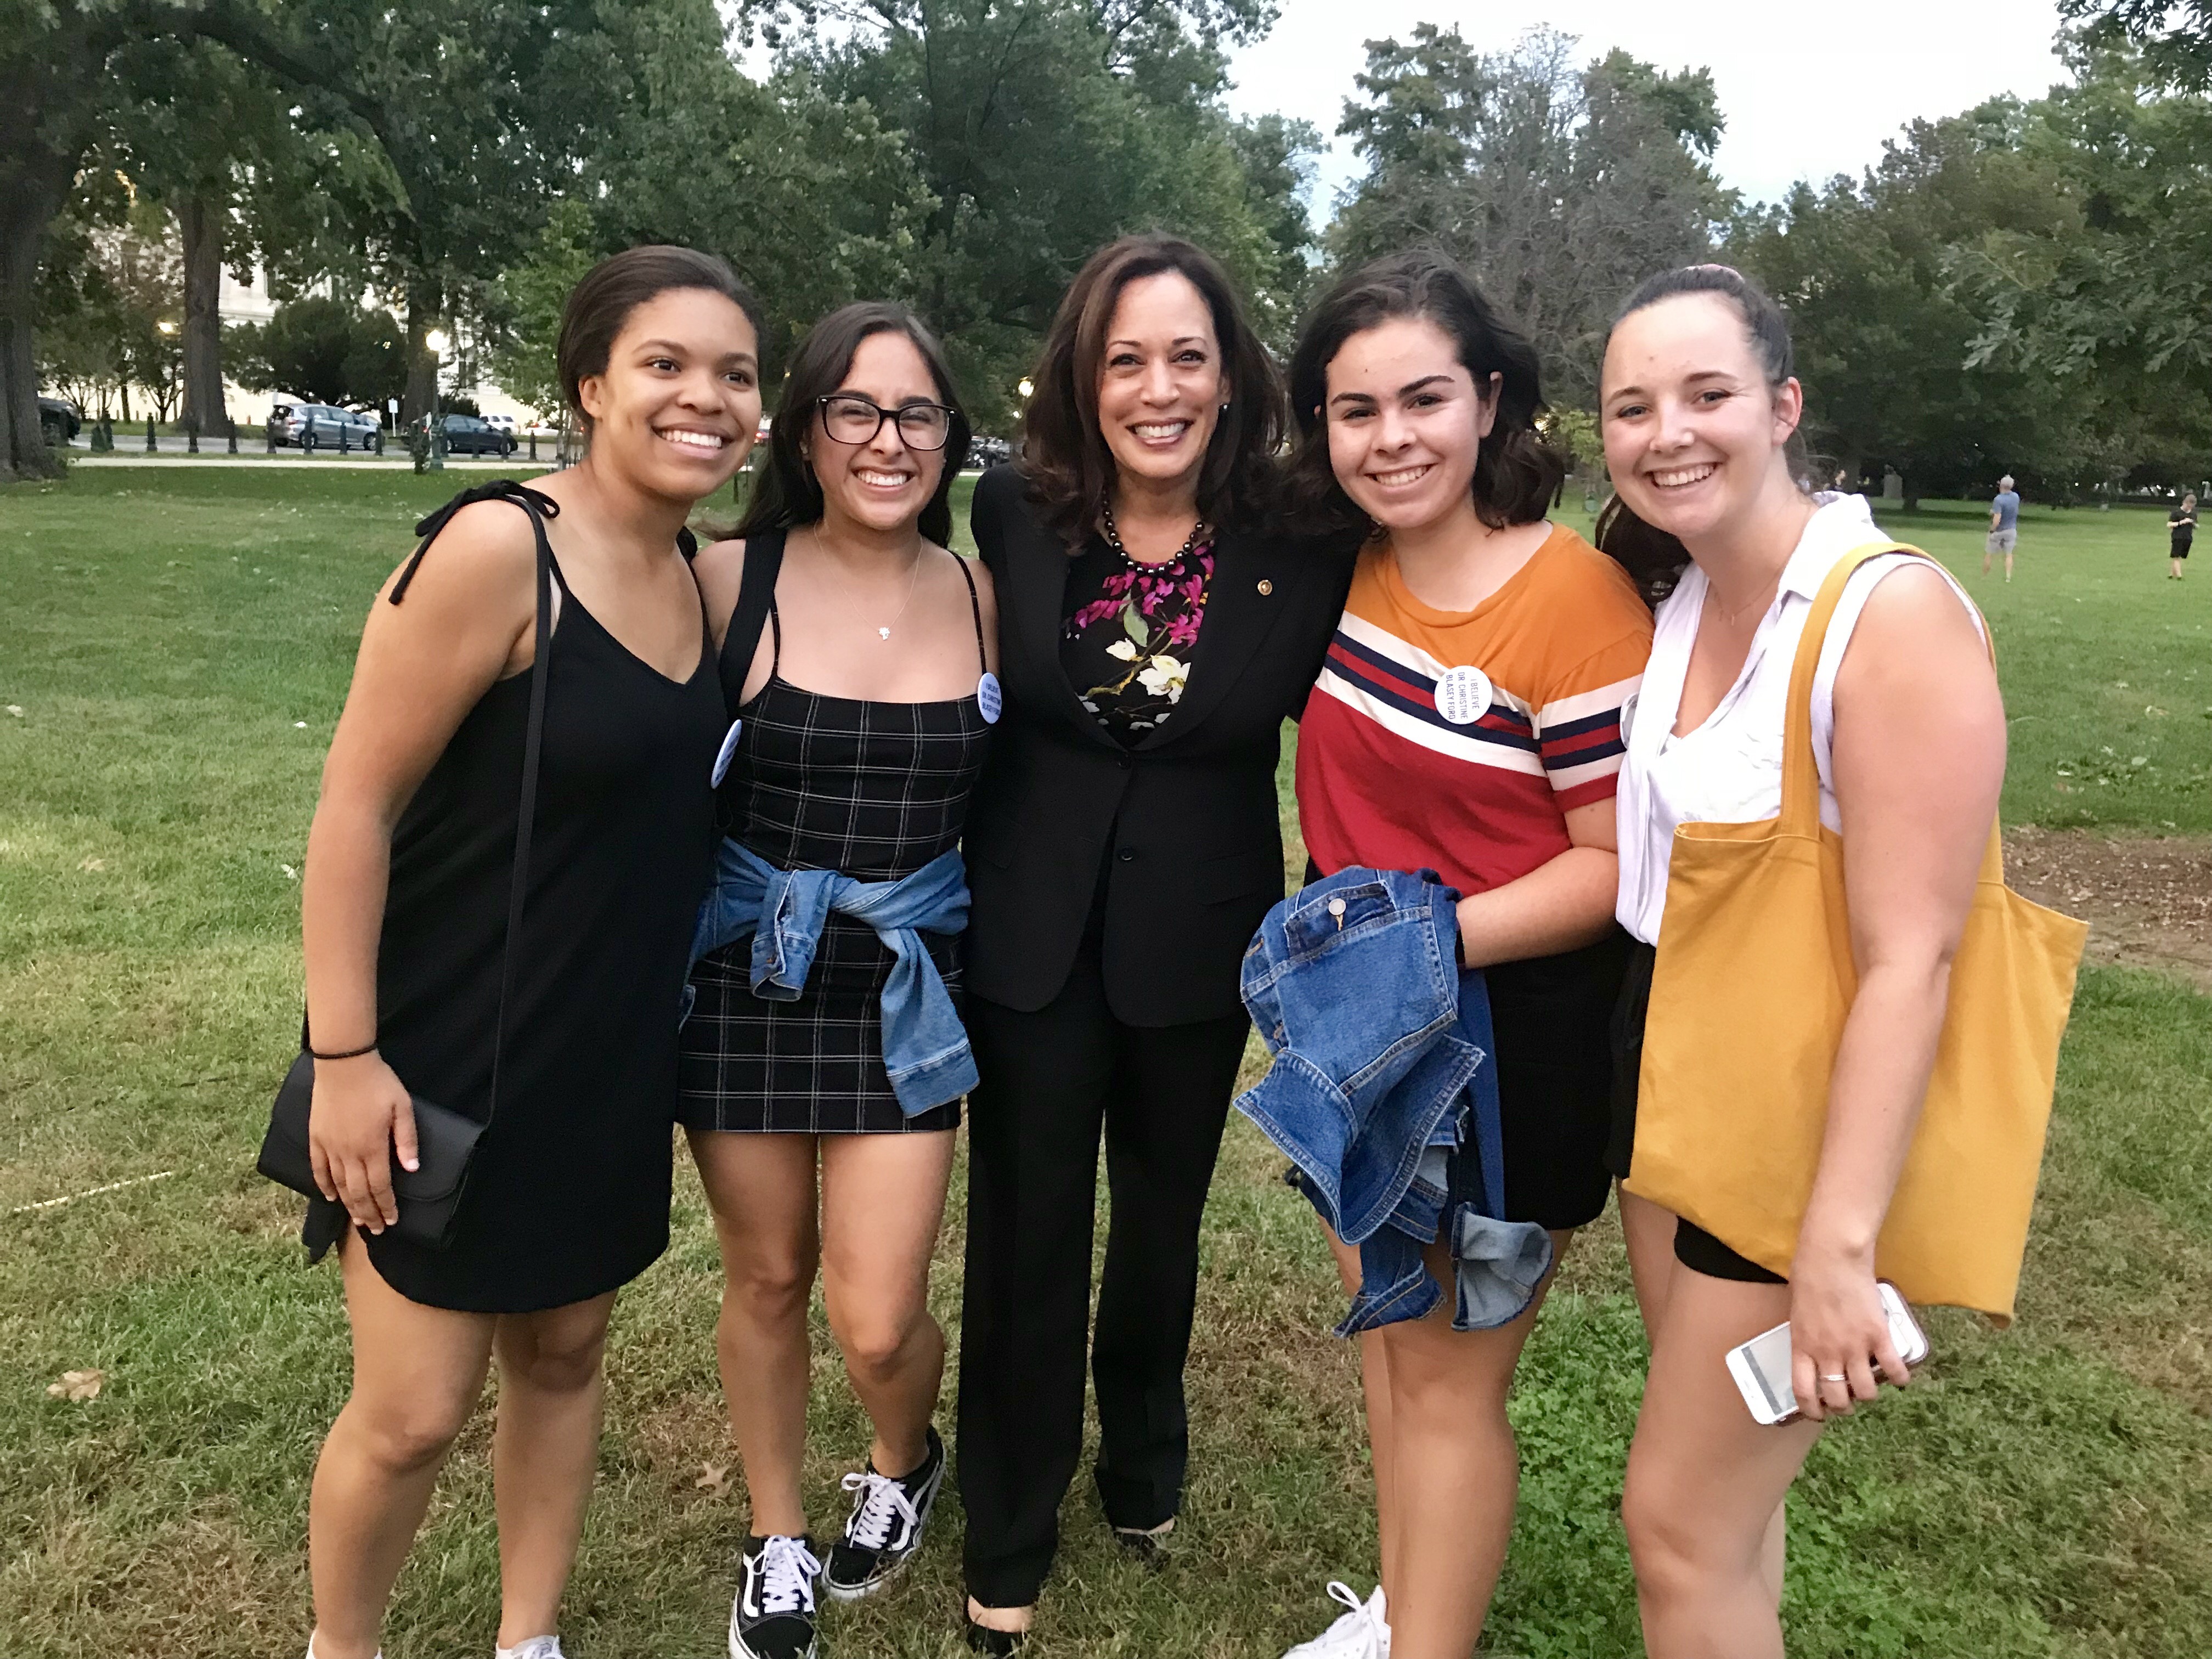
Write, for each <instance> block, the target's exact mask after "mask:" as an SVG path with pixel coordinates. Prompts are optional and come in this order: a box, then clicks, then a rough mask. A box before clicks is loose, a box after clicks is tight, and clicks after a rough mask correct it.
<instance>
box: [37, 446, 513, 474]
mask: <svg viewBox="0 0 2212 1659" xmlns="http://www.w3.org/2000/svg"><path fill="white" fill-rule="evenodd" d="M541 453H544V452H541ZM70 465H74V466H84V467H92V468H95V469H99V470H102V471H104V470H105V469H106V468H108V467H112V466H166V467H169V468H177V467H186V466H258V467H264V468H265V467H272V466H275V467H310V466H311V467H314V468H317V469H318V470H325V471H326V470H328V469H329V468H331V467H365V468H368V469H371V470H376V471H406V470H407V468H408V467H409V465H410V462H409V461H408V459H407V458H406V456H404V455H401V456H398V458H397V459H396V461H395V459H394V458H393V457H392V456H389V455H387V456H386V457H385V458H384V459H382V460H378V459H375V458H374V456H368V455H349V456H347V457H346V458H345V459H339V458H338V456H337V453H335V452H333V453H331V455H330V456H329V458H328V459H324V458H323V457H321V456H317V457H316V458H315V459H313V460H309V459H307V457H306V456H304V455H294V454H291V453H289V452H286V451H282V450H280V451H279V452H277V453H276V454H274V455H254V456H246V455H229V454H224V453H216V454H212V455H210V454H209V453H207V452H206V451H204V450H203V451H201V453H198V454H197V455H187V456H183V457H180V458H177V459H172V458H170V457H169V456H167V455H161V454H155V455H149V454H147V453H146V452H145V451H143V450H140V451H139V452H138V453H137V454H135V455H133V454H131V453H129V452H127V451H123V450H118V451H117V452H116V453H114V454H112V455H88V454H86V453H83V452H82V451H81V450H80V451H76V452H75V453H72V454H71V455H70ZM551 465H553V463H552V461H551V459H550V458H549V459H545V460H541V461H533V460H532V459H530V455H529V453H528V452H527V451H525V452H524V453H521V454H520V455H510V456H508V457H507V459H504V460H496V459H493V458H492V457H490V456H488V455H485V456H479V455H449V456H447V458H446V467H447V471H480V472H512V471H514V470H515V469H516V468H517V467H520V468H521V469H523V470H524V471H529V470H530V469H532V467H535V468H536V469H537V470H538V471H541V472H543V471H545V470H547V469H548V468H550V466H551Z"/></svg>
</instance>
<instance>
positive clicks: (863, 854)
mask: <svg viewBox="0 0 2212 1659" xmlns="http://www.w3.org/2000/svg"><path fill="white" fill-rule="evenodd" d="M968 438H969V428H968V421H967V417H966V416H964V415H963V413H962V412H961V410H960V406H959V402H958V399H957V397H956V396H955V394H954V392H953V390H952V384H951V376H950V375H949V374H947V372H946V369H945V362H944V358H943V356H942V355H941V353H940V352H939V348H938V346H937V343H936V342H935V341H934V340H933V338H932V337H931V336H930V335H929V333H928V332H927V331H926V330H925V329H924V328H923V327H922V326H921V324H920V323H919V322H918V321H917V320H916V319H915V318H914V317H913V316H912V315H911V314H910V313H908V312H907V311H905V310H904V309H903V308H902V307H897V306H894V305H884V304H875V303H864V304H857V305H849V306H846V307H843V308H842V309H841V310H839V311H836V312H833V313H831V314H830V315H829V316H828V317H826V318H824V319H823V320H822V321H821V322H819V323H817V325H815V326H814V328H813V330H812V331H811V332H810V333H809V334H808V335H807V337H805V340H803V341H802V342H800V343H799V349H798V351H797V354H796V355H795V356H793V360H792V364H791V371H790V374H789V377H788V379H787V381H786V383H785V390H784V398H783V405H782V410H781V413H780V414H779V416H778V417H777V420H776V422H775V428H774V432H773V435H772V436H771V438H770V440H769V453H768V461H767V465H766V468H765V470H764V471H763V473H762V476H761V477H760V479H759V481H758V483H757V486H756V488H755V489H754V493H753V497H752V501H751V504H750V507H749V508H748V510H747V512H746V513H745V515H744V521H743V522H742V523H741V524H740V525H739V526H738V531H737V532H736V537H735V538H734V539H732V540H729V541H725V542H720V543H718V544H715V545H714V546H712V547H709V548H708V549H706V550H703V551H702V553H701V554H700V555H699V562H698V570H699V579H700V586H701V587H702V590H703V591H704V592H705V594H706V596H707V603H708V615H709V616H710V617H711V618H712V619H713V622H714V629H715V633H716V650H717V659H718V661H719V663H720V670H721V676H722V684H723V687H724V690H725V691H726V694H727V697H728V701H729V707H730V713H731V714H732V715H733V716H734V717H735V719H734V720H733V722H732V726H731V731H730V737H729V739H728V740H727V741H726V743H725V744H724V746H723V747H724V755H723V760H724V762H725V763H726V772H723V773H721V774H720V775H719V776H718V779H717V785H718V789H719V799H720V808H721V812H722V822H723V827H724V832H725V836H726V839H725V840H724V842H723V844H722V849H721V856H720V864H719V866H718V872H717V880H716V886H715V890H714V894H713V896H711V897H710V898H709V900H708V904H707V907H706V908H705V910H704V911H703V912H702V916H701V925H700V933H699V938H698V939H696V941H695V943H694V946H693V949H694V953H695V955H696V956H697V957H698V960H697V961H696V965H695V967H694V969H693V972H692V975H691V985H692V988H693V990H694V992H695V993H696V1001H695V1003H694V1005H693V1006H692V1009H691V1012H690V1015H689V1017H688V1018H687V1019H686V1021H685V1024H684V1031H683V1037H682V1054H683V1104H682V1116H683V1121H684V1126H685V1127H686V1129H687V1130H688V1132H689V1133H690V1143H691V1155H692V1158H693V1160H694V1161H695V1162H696V1164H697V1165H698V1169H699V1175H700V1178H701V1180H702V1182H704V1184H705V1186H706V1190H707V1197H708V1203H709V1204H710V1205H711V1206H713V1209H714V1225H715V1231H716V1232H717V1234H718V1235H719V1237H720V1242H721V1249H722V1261H723V1267H724V1269H725V1272H726V1276H727V1283H726V1287H725V1289H724V1292H723V1298H722V1313H721V1320H720V1326H719V1328H718V1329H717V1333H716V1336H717V1346H718V1348H719V1350H720V1361H721V1372H722V1383H723V1386H724V1389H725V1390H726V1392H727V1394H728V1396H729V1405H730V1417H731V1420H732V1425H733V1426H734V1428H735V1431H736V1435H737V1441H738V1455H739V1456H740V1458H741V1459H742V1460H743V1462H744V1474H745V1486H746V1490H747V1492H749V1493H750V1497H751V1501H752V1517H751V1529H750V1536H749V1537H748V1538H747V1540H746V1541H745V1545H744V1553H743V1559H742V1562H741V1565H740V1573H739V1583H738V1593H737V1597H736V1601H735V1604H734V1606H733V1607H732V1612H731V1615H730V1644H729V1650H730V1652H731V1654H732V1656H733V1659H799V1656H805V1655H811V1654H812V1653H813V1652H814V1651H815V1608H816V1601H817V1591H818V1592H819V1593H822V1594H826V1595H829V1596H830V1597H831V1598H833V1599H836V1600H839V1601H851V1600H855V1599H858V1598H859V1597H861V1596H864V1595H870V1594H872V1592H874V1591H875V1590H877V1589H880V1588H882V1586H883V1585H884V1583H886V1582H887V1581H888V1580H889V1579H890V1577H892V1576H893V1575H894V1574H896V1572H897V1571H899V1570H900V1569H901V1568H902V1567H903V1566H904V1565H905V1564H906V1563H907V1561H908V1559H910V1558H911V1557H912V1555H913V1553H914V1551H915V1547H917V1546H918V1545H919V1543H920V1541H921V1531H922V1527H923V1524H924V1523H925V1522H927V1519H928V1516H929V1511H930V1506H931V1504H932V1503H933V1501H934V1499H935V1498H936V1496H937V1491H938V1487H939V1484H940V1483H941V1482H942V1480H943V1478H944V1473H945V1451H944V1447H943V1445H942V1443H940V1442H939V1438H938V1435H937V1431H936V1430H935V1429H934V1428H933V1427H932V1426H931V1423H930V1417H931V1413H932V1410H933V1407H934V1406H935V1404H936V1401H937V1389H938V1382H939V1376H941V1374H942V1372H943V1370H944V1366H945V1334H944V1332H943V1331H942V1330H940V1329H939V1327H938V1323H937V1321H936V1320H935V1319H934V1318H933V1317H932V1316H931V1315H930V1312H929V1309H928V1305H927V1289H928V1277H929V1258H930V1252H931V1249H932V1247H933V1245H934V1243H935V1242H936V1239H937V1229H938V1224H939V1220H940V1218H942V1216H943V1213H944V1210H945V1184H946V1181H947V1178H948V1176H949V1175H950V1173H951V1167H952V1143H953V1131H954V1130H955V1128H956V1127H957V1126H958V1124H959V1122H960V1101H961V1097H962V1095H963V1093H964V1092H965V1091H966V1089H967V1088H968V1087H969V1084H970V1083H971V1082H972V1080H973V1071H972V1067H971V1066H969V1061H968V1056H967V1045H966V1038H965V1036H964V1035H963V1033H962V1031H961V1027H960V1023H959V1019H958V1018H957V1009H956V1006H955V1004H954V1003H953V1001H952V999H953V998H955V997H957V994H958V991H959V984H960V945H961V940H960V937H959V935H960V931H961V929H962V928H963V927H964V925H965V922H966V918H967V902H968V895H967V887H966V884H965V880H964V877H963V872H962V867H961V862H960V856H959V854H958V852H957V847H958V844H959V841H960V835H961V830H962V827H963V823H964V822H965V819H966V817H967V809H968V797H969V790H970V788H971V787H973V785H974V783H975V778H976V775H978V774H979V773H980V772H981V770H982V766H983V757H984V753H985V750H986V749H987V746H988V740H989V738H990V734H991V723H992V721H993V720H994V719H995V717H996V715H997V713H998V696H997V684H996V682H995V680H994V678H992V675H991V672H990V670H991V668H992V666H993V660H994V659H993V655H992V653H993V650H994V645H993V641H994V638H995V634H996V627H997V618H996V613H995V611H994V608H993V603H992V593H991V584H990V578H989V577H988V576H987V574H984V572H983V571H981V569H979V568H973V567H971V566H970V565H969V563H968V562H966V561H964V560H963V559H960V558H958V557H957V556H954V555H953V554H951V553H950V552H947V551H946V550H945V543H946V542H947V541H949V540H950V539H951V508H950V506H949V505H948V501H947V497H948V496H949V495H950V494H951V488H952V480H953V477H954V474H955V473H956V472H957V471H958V469H959V465H960V461H961V459H962V458H963V455H964V454H965V453H966V451H967V447H968ZM817 1268H818V1269H819V1270H820V1272H821V1273H822V1276H823V1299H824V1301H825V1303H826V1304H827V1307H828V1310H829V1328H830V1330H831V1333H832V1334H834V1335H835V1336H836V1340H837V1344H838V1346H839V1348H840V1349H841V1350H842V1352H843V1355H844V1359H845V1370H846V1375H847V1376H848V1377H849V1378H850V1379H851V1381H852V1384H853V1388H854V1392H855V1393H856V1394H857V1395H859V1396H860V1404H861V1406H862V1407H863V1408H864V1409H865V1410H866V1413H867V1414H868V1419H869V1421H870V1423H871V1424H872V1425H873V1430H874V1435H873V1438H872V1442H871V1443H870V1445H869V1448H868V1455H867V1460H866V1464H865V1466H864V1467H863V1468H861V1469H860V1471H858V1472H857V1473H854V1474H848V1475H847V1476H846V1477H845V1486H846V1489H847V1490H848V1492H852V1493H853V1494H854V1503H853V1508H852V1512H851V1514H850V1516H848V1518H847V1520H846V1522H845V1527H844V1531H843V1534H842V1536H841V1537H839V1538H837V1539H836V1541H834V1542H833V1543H831V1544H829V1547H827V1548H826V1549H824V1548H823V1547H821V1546H820V1545H819V1544H817V1541H816V1539H815V1536H814V1534H812V1532H811V1529H810V1527H809V1524H808V1519H807V1516H806V1514H805V1510H804V1509H803V1508H802V1507H801V1504H800V1500H799V1473H800V1469H801V1467H802V1464H803V1462H804V1460H805V1441H806V1401H807V1384H808V1364H809V1353H808V1340H807V1304H808V1301H809V1297H810V1295H811V1291H812V1288H813V1284H814V1278H815V1273H816V1272H817Z"/></svg>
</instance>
